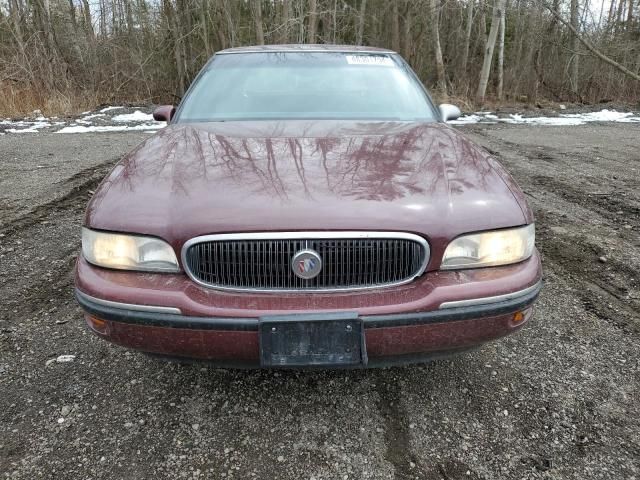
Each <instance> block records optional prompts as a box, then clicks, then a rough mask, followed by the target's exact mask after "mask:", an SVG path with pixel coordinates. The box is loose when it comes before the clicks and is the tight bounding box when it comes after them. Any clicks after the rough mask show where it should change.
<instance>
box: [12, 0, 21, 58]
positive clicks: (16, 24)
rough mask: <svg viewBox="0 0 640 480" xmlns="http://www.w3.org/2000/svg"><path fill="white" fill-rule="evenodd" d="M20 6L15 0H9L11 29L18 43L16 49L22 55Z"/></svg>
mask: <svg viewBox="0 0 640 480" xmlns="http://www.w3.org/2000/svg"><path fill="white" fill-rule="evenodd" d="M20 14H21V12H20V7H19V5H18V2H17V0H9V16H10V17H11V22H12V23H13V30H14V34H15V38H16V42H17V43H18V50H19V51H20V53H21V54H23V55H24V37H23V36H22V28H21V26H20V16H21V15H20Z"/></svg>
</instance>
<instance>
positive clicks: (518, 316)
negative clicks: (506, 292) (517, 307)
mask: <svg viewBox="0 0 640 480" xmlns="http://www.w3.org/2000/svg"><path fill="white" fill-rule="evenodd" d="M522 322H524V313H522V312H516V313H514V314H513V324H514V325H519V324H521V323H522Z"/></svg>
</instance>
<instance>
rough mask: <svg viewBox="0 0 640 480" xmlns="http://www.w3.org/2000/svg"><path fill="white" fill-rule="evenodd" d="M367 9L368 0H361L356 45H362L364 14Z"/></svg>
mask: <svg viewBox="0 0 640 480" xmlns="http://www.w3.org/2000/svg"><path fill="white" fill-rule="evenodd" d="M366 11H367V0H360V11H359V12H358V30H357V32H356V45H362V40H363V36H364V16H365V13H366Z"/></svg>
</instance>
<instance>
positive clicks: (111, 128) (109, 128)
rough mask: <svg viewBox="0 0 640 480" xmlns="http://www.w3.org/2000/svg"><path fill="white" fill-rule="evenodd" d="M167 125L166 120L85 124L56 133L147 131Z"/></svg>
mask: <svg viewBox="0 0 640 480" xmlns="http://www.w3.org/2000/svg"><path fill="white" fill-rule="evenodd" d="M165 125H166V123H165V122H158V123H153V124H146V123H144V124H141V125H133V126H127V125H99V126H90V127H88V126H84V125H71V126H69V127H64V128H61V129H60V130H58V131H57V132H56V133H91V132H126V131H136V130H137V131H147V130H158V129H160V128H163V127H164V126H165Z"/></svg>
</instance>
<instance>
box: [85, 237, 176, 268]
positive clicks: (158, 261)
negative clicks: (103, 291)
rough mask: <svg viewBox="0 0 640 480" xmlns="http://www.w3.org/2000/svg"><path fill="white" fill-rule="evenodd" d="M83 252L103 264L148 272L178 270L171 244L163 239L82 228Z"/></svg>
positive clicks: (90, 259) (102, 265) (101, 265)
mask: <svg viewBox="0 0 640 480" xmlns="http://www.w3.org/2000/svg"><path fill="white" fill-rule="evenodd" d="M82 254H83V255H84V258H86V259H87V261H88V262H89V263H93V264H94V265H98V266H100V267H107V268H116V269H120V270H139V271H145V272H177V271H179V267H178V259H177V258H176V254H175V252H174V251H173V248H172V247H171V245H169V244H168V243H166V242H165V241H163V240H160V239H159V238H154V237H144V236H141V235H128V234H120V233H108V232H98V231H96V230H90V229H88V228H83V229H82Z"/></svg>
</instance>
